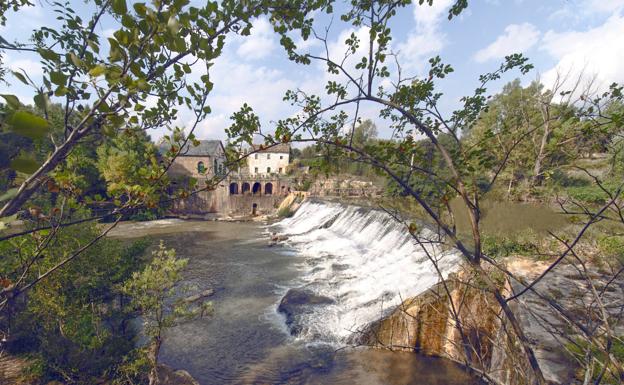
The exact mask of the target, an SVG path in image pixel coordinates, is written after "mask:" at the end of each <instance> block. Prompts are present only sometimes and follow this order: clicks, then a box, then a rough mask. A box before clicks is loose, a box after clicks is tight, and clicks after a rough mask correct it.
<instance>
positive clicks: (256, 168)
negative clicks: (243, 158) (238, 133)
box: [247, 143, 290, 175]
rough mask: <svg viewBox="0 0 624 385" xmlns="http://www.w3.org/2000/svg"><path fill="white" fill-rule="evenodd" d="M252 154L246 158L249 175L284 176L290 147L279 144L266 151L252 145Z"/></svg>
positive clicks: (257, 145) (256, 145) (288, 160)
mask: <svg viewBox="0 0 624 385" xmlns="http://www.w3.org/2000/svg"><path fill="white" fill-rule="evenodd" d="M250 151H252V152H253V153H252V154H250V155H249V156H248V157H247V167H248V168H249V173H250V174H252V175H256V174H263V175H268V174H285V173H286V168H287V167H288V162H290V145H288V144H287V143H281V144H278V145H275V146H272V147H269V148H266V149H263V147H262V146H261V145H259V144H254V145H252V147H251V149H250Z"/></svg>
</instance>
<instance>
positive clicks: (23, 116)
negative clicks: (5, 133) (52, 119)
mask: <svg viewBox="0 0 624 385" xmlns="http://www.w3.org/2000/svg"><path fill="white" fill-rule="evenodd" d="M7 123H8V124H9V125H10V127H11V130H12V131H13V132H15V133H16V134H19V135H22V136H26V137H28V138H31V139H38V138H41V137H43V136H44V135H45V134H46V133H47V132H48V127H49V126H48V122H47V121H46V120H45V119H43V118H41V117H39V116H37V115H33V114H31V113H30V112H26V111H16V112H15V113H14V114H13V115H12V116H11V117H10V118H9V119H8V120H7Z"/></svg>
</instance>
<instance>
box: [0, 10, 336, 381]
mask: <svg viewBox="0 0 624 385" xmlns="http://www.w3.org/2000/svg"><path fill="white" fill-rule="evenodd" d="M328 3H329V2H326V1H299V0H297V1H265V0H258V1H254V0H252V1H244V2H240V1H230V0H226V1H220V2H216V1H215V2H212V1H210V2H205V3H203V4H199V5H198V6H194V5H191V4H190V2H189V1H188V0H166V1H154V2H146V3H132V4H130V2H127V1H126V0H92V1H87V2H85V3H84V4H83V3H82V2H80V9H79V10H76V9H75V8H74V7H72V4H71V3H60V2H50V3H48V2H45V3H44V4H42V6H43V9H44V12H48V13H49V15H50V19H51V20H52V19H53V17H52V15H54V18H55V19H54V20H55V21H53V22H51V23H50V24H49V25H45V26H42V27H40V28H37V29H36V30H34V31H33V33H32V35H31V36H24V37H23V39H21V40H20V41H15V42H9V41H7V40H6V39H4V38H0V52H2V54H3V56H4V54H5V53H7V52H8V53H10V54H11V55H20V54H22V53H28V54H30V55H36V56H37V59H38V60H40V61H41V63H42V65H43V76H42V79H41V83H39V82H38V81H37V80H36V79H32V78H31V77H30V74H29V73H27V72H26V71H23V70H17V71H11V70H9V69H8V68H7V66H6V65H4V64H3V63H2V62H0V81H2V82H6V81H7V80H8V79H9V77H8V76H7V75H8V74H9V73H11V75H12V77H13V79H14V80H15V81H18V82H22V83H24V84H25V85H26V86H29V87H31V88H32V90H33V94H34V98H33V105H34V107H29V106H24V105H22V103H21V102H20V100H19V99H18V98H17V97H16V96H15V95H12V94H10V93H8V92H7V93H3V94H2V95H1V99H0V100H1V101H2V105H1V107H2V110H1V112H2V116H1V117H0V123H1V125H2V131H3V132H2V135H3V146H2V151H3V152H2V156H1V157H0V173H1V175H3V177H2V183H0V188H2V194H1V195H0V206H1V207H0V225H1V226H2V229H3V230H6V229H5V227H6V226H7V225H10V224H11V223H14V222H15V221H16V220H18V219H21V220H23V221H24V226H25V228H24V229H18V231H17V232H16V231H11V232H6V231H5V232H3V233H1V234H0V242H1V250H2V254H1V255H0V260H1V262H0V263H1V264H2V269H0V283H1V286H2V289H1V291H0V320H1V321H2V322H1V324H2V327H3V330H2V331H1V333H2V338H3V339H7V340H9V341H10V340H11V338H12V336H11V330H12V329H10V328H9V326H10V325H11V323H10V317H9V314H12V312H14V311H16V310H20V309H21V308H20V307H19V306H18V305H19V304H23V301H26V302H28V303H30V302H29V300H30V299H31V298H32V299H33V301H34V300H35V299H36V298H41V299H45V298H46V297H47V296H50V297H53V296H57V298H52V299H58V300H59V301H60V300H61V299H62V298H64V297H63V296H60V295H57V294H58V290H59V287H62V288H63V293H62V294H63V295H68V296H71V298H76V296H77V295H78V296H80V295H87V294H88V291H80V290H78V289H79V288H76V287H74V286H72V285H68V281H71V280H78V281H80V282H82V281H81V279H84V280H86V281H88V282H91V280H93V279H96V278H98V277H100V274H107V273H106V272H107V270H106V269H104V267H108V265H106V264H105V265H104V266H101V265H99V264H94V265H88V264H83V263H82V262H85V261H90V260H92V258H95V257H96V256H97V250H98V249H97V247H98V245H103V244H104V243H106V242H105V240H104V237H105V236H106V234H107V233H108V232H109V231H110V230H111V229H112V228H113V227H114V226H115V225H116V223H117V222H118V221H119V220H120V219H121V218H122V217H123V216H124V215H125V214H127V213H130V212H134V211H136V210H137V209H142V208H156V207H159V206H161V205H163V204H166V202H167V201H169V200H171V199H176V198H177V197H178V196H184V195H187V194H189V193H193V191H190V192H189V191H184V192H181V194H180V195H169V194H168V191H167V187H168V181H167V178H166V170H167V168H168V167H169V166H170V165H171V163H172V162H173V160H174V158H175V157H176V156H177V155H178V154H179V152H180V150H181V148H183V146H184V145H185V144H186V143H188V142H194V141H195V137H194V135H193V130H194V128H195V127H196V126H197V124H198V123H199V122H200V121H201V120H202V119H203V118H205V117H206V116H207V115H208V114H209V113H210V107H209V106H208V105H207V103H206V99H207V96H208V94H209V93H210V92H211V90H212V86H213V83H212V81H211V78H210V66H211V63H213V62H214V61H215V60H218V58H219V56H220V55H221V53H222V50H223V47H224V44H225V39H226V36H228V35H233V34H238V35H242V36H245V35H248V34H249V32H250V30H251V28H252V22H253V19H254V18H255V17H259V16H261V15H268V16H269V17H270V18H271V20H272V23H273V25H274V27H275V29H277V30H279V31H281V32H282V33H286V32H287V31H289V30H292V29H304V30H305V29H306V28H307V26H308V25H309V23H310V21H309V19H308V17H309V15H310V12H312V11H314V10H318V9H326V8H327V7H329V4H328ZM30 5H32V3H31V2H30V1H28V0H15V1H9V2H2V4H1V5H0V23H2V25H4V24H5V22H6V16H7V14H8V12H20V10H21V9H22V8H24V7H27V6H30ZM76 5H77V4H76ZM104 25H106V28H109V27H110V30H111V36H110V37H107V38H103V37H102V36H101V35H100V34H99V33H98V31H101V30H103V29H104V27H103V26H104ZM182 109H185V110H188V111H190V113H191V114H192V116H193V118H194V119H193V123H191V127H188V128H190V131H189V132H186V133H185V132H184V131H183V129H182V128H180V127H177V126H175V122H176V119H178V117H179V116H180V111H181V110H182ZM161 127H166V128H168V129H169V134H168V135H166V136H165V141H166V143H167V144H169V147H170V151H169V152H167V153H166V154H164V155H163V159H162V164H161V163H159V162H156V161H155V159H154V157H153V155H154V154H153V146H151V144H148V143H146V140H145V133H144V132H145V131H146V130H149V129H151V128H161ZM4 139H8V140H9V142H8V143H10V145H8V146H5V144H8V143H7V142H5V140H4ZM42 146H43V147H42ZM98 147H99V150H98ZM39 149H40V150H39ZM96 157H99V159H100V161H99V163H98V162H97V161H96ZM135 161H136V162H137V164H131V163H132V162H135ZM94 174H95V175H98V176H99V175H101V176H102V178H99V177H98V178H95V179H93V178H90V176H94ZM5 176H7V177H6V178H5ZM94 185H98V186H99V187H98V188H101V189H100V190H98V191H93V187H94ZM209 188H211V185H210V183H208V184H207V185H203V186H196V188H195V191H201V190H204V189H209ZM103 197H108V198H110V199H108V200H106V201H104V202H101V203H105V204H106V205H105V209H106V210H105V212H104V213H99V212H98V213H95V212H92V211H90V210H89V208H90V207H92V203H93V202H94V201H96V202H98V201H102V200H103ZM103 218H106V219H107V220H109V222H112V223H109V224H108V225H105V226H104V227H101V226H96V225H94V224H93V222H94V221H96V220H98V219H103ZM77 229H80V230H83V229H84V230H85V231H78V230H77ZM86 229H89V231H86ZM61 241H62V243H60V242H61ZM26 244H28V245H30V246H29V247H24V245H26ZM113 254H117V255H118V254H119V253H113ZM106 255H107V257H106V258H103V260H102V262H107V263H114V262H113V260H112V259H109V258H108V254H106ZM111 258H113V256H111ZM126 258H128V259H130V261H128V260H124V263H125V262H135V263H134V264H133V266H132V268H130V269H129V270H128V272H131V271H133V270H136V269H137V268H139V267H140V263H138V262H137V261H136V260H135V258H136V255H135V254H131V255H127V256H126ZM71 268H75V269H77V270H75V271H74V272H75V274H74V275H71V276H69V275H67V273H68V271H69V269H71ZM100 268H101V269H100ZM72 271H73V270H72ZM128 272H127V273H128ZM57 277H58V278H57ZM114 283H118V282H116V281H114V282H113V281H112V280H111V281H108V282H107V284H106V285H103V286H102V287H103V290H104V291H111V290H112V286H111V285H113V284H114ZM39 287H41V289H40V290H41V291H38V290H39V289H37V291H33V290H35V288H39ZM46 288H49V289H50V290H45V289H46ZM52 288H54V290H57V291H54V290H52ZM29 291H31V292H32V294H28V292H29ZM39 294H40V296H39ZM97 298H99V297H93V296H88V297H85V298H82V301H83V302H79V303H77V304H76V306H77V307H79V306H83V307H87V308H89V307H90V308H91V309H95V310H98V309H99V305H100V304H101V302H98V301H99V300H98V299H97ZM33 303H34V302H33ZM56 305H57V307H58V309H56V310H58V311H57V312H56V313H55V312H51V313H50V314H55V315H56V316H58V318H59V319H60V320H61V322H60V323H59V324H54V323H50V324H49V325H48V326H49V328H50V329H51V330H52V329H53V330H54V332H55V333H56V334H54V333H51V334H50V335H57V334H60V335H61V336H62V337H64V338H66V339H69V340H71V338H69V337H68V335H67V334H66V332H67V327H68V326H67V323H63V322H62V321H63V320H71V322H73V321H74V318H72V317H70V316H71V315H72V314H70V313H67V312H66V311H69V309H70V308H71V306H70V305H72V306H73V304H72V303H70V302H66V303H65V304H64V303H62V301H61V302H59V303H56ZM65 305H67V309H65V308H64V306H65ZM38 309H39V310H42V307H39V308H38ZM83 310H84V309H83ZM95 310H94V311H92V312H91V313H89V312H88V311H85V313H84V314H91V315H90V316H93V315H94V314H95V313H97V312H95ZM94 312H95V313H94ZM78 314H83V313H78ZM33 320H36V318H33ZM87 321H88V320H87V319H86V318H84V319H82V321H81V322H82V323H80V322H78V323H73V325H74V326H75V327H77V328H78V329H79V330H82V331H83V332H84V333H82V332H81V333H79V334H80V335H81V336H82V337H85V335H88V334H89V333H90V331H85V330H86V329H84V328H83V329H80V328H79V327H80V326H81V325H83V326H84V325H86V324H89V323H88V322H87ZM89 325H91V326H95V327H98V328H99V327H100V326H103V325H105V324H101V323H98V322H95V321H94V322H92V323H90V324H89ZM35 326H36V325H35ZM100 331H102V332H113V329H106V328H104V329H100ZM94 338H95V337H94ZM90 341H91V340H90ZM97 343H99V344H101V343H102V339H101V338H100V339H98V340H97ZM88 344H90V343H88ZM89 346H91V347H93V346H95V345H92V344H91V345H89ZM4 348H5V346H4V345H2V347H0V350H3V349H4ZM35 349H37V347H36V346H35ZM113 356H114V357H115V358H116V359H117V360H121V359H122V357H121V354H119V355H116V356H115V355H113ZM46 365H47V366H46V367H45V370H46V371H48V372H52V375H53V376H57V377H62V378H63V380H64V381H67V382H80V381H84V382H87V383H91V382H93V380H92V378H91V379H89V378H87V379H85V378H83V377H80V375H81V374H86V373H85V372H81V371H80V370H79V369H76V366H71V365H64V364H63V363H58V362H56V363H54V362H51V361H48V362H47V364H46ZM72 365H73V364H72ZM110 367H114V365H112V364H111V365H110ZM68 369H71V370H68ZM95 372H97V371H95ZM95 372H94V373H91V372H89V375H91V374H93V375H94V376H100V375H103V373H102V372H101V371H99V372H97V373H95Z"/></svg>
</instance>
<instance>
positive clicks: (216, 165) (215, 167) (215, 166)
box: [212, 158, 219, 174]
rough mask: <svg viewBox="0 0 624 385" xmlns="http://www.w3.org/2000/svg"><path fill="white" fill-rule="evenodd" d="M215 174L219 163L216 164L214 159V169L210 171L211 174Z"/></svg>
mask: <svg viewBox="0 0 624 385" xmlns="http://www.w3.org/2000/svg"><path fill="white" fill-rule="evenodd" d="M217 172H219V162H217V159H216V158H215V160H214V168H213V169H212V173H213V174H216V173H217Z"/></svg>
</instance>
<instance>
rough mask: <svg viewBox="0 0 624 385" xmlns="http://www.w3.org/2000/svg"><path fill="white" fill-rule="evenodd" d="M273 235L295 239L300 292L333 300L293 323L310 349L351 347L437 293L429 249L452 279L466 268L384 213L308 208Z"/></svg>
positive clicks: (306, 309) (322, 205) (328, 205)
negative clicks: (406, 303) (413, 302)
mask: <svg viewBox="0 0 624 385" xmlns="http://www.w3.org/2000/svg"><path fill="white" fill-rule="evenodd" d="M271 231H278V232H280V233H282V234H285V235H287V236H288V241H287V242H288V243H289V245H290V246H292V247H293V248H294V249H295V250H296V251H297V253H296V255H295V258H298V267H299V269H300V270H301V279H300V281H299V282H297V283H298V284H299V286H298V287H296V288H295V287H294V288H293V289H298V290H306V291H308V292H310V293H312V294H313V295H315V296H318V297H319V298H327V299H329V300H323V301H320V303H315V304H308V305H307V306H306V305H303V306H301V308H300V310H299V311H298V312H297V313H295V314H291V315H290V316H291V317H292V319H290V320H289V321H290V322H292V325H290V327H291V332H293V334H296V335H297V337H298V338H300V339H303V340H307V341H323V342H327V343H332V344H336V345H342V344H346V343H348V342H349V341H351V340H352V339H353V338H354V336H356V335H357V334H358V333H359V332H361V331H362V330H364V329H365V328H366V327H367V326H368V325H369V324H370V323H372V322H374V321H376V320H378V319H380V318H381V317H383V316H385V315H387V314H388V313H389V312H391V311H392V310H394V309H395V308H396V307H397V306H398V305H400V304H401V302H402V301H403V300H405V299H406V298H409V297H412V296H415V295H417V294H419V293H422V292H424V291H426V290H427V289H429V288H430V287H431V286H433V285H435V284H436V283H437V282H438V281H439V277H438V274H437V273H436V271H435V269H434V266H433V265H432V263H431V261H430V260H429V258H428V257H427V254H426V253H425V251H424V250H423V248H422V247H427V251H428V252H429V253H430V255H431V256H434V257H435V258H436V259H437V260H438V265H439V268H440V270H441V271H442V272H443V275H444V276H447V275H448V274H449V273H451V272H452V271H454V270H456V269H457V268H458V266H459V263H458V261H459V257H458V255H457V254H456V253H454V252H452V251H451V252H449V251H442V250H441V249H440V248H439V247H437V246H435V245H433V244H428V245H426V246H420V245H419V244H418V243H417V242H416V241H415V240H414V239H413V238H412V236H411V235H410V233H409V231H408V230H407V228H406V227H405V225H403V224H401V223H398V222H397V221H396V220H395V219H394V218H393V217H392V216H391V215H389V214H388V213H386V212H384V211H381V210H374V209H365V208H361V207H356V206H349V205H343V204H340V203H332V202H319V201H306V202H304V203H303V204H302V205H301V207H300V208H299V209H298V210H297V212H296V213H295V215H294V216H293V217H291V218H287V219H284V220H282V221H280V222H279V223H277V224H275V225H273V226H272V227H271ZM427 231H428V230H423V233H422V234H421V235H422V236H425V237H426V236H427V234H426V233H425V232H427ZM286 299H288V297H287V298H286Z"/></svg>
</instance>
